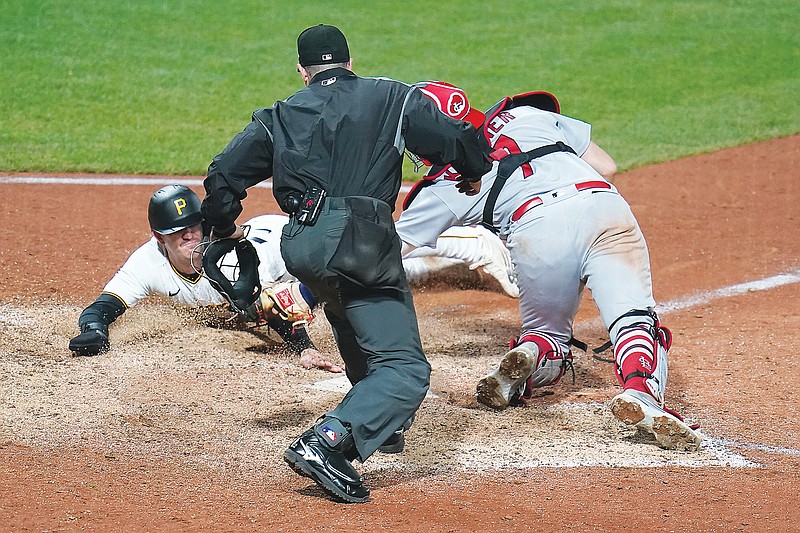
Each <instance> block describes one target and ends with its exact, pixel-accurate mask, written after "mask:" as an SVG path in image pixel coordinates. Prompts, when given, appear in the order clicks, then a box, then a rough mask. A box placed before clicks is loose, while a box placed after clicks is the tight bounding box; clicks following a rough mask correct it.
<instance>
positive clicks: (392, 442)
mask: <svg viewBox="0 0 800 533" xmlns="http://www.w3.org/2000/svg"><path fill="white" fill-rule="evenodd" d="M413 423H414V415H411V418H409V419H408V420H406V422H405V424H403V425H402V426H400V429H398V430H397V431H395V432H394V433H392V434H391V435H389V438H388V439H386V440H385V441H384V442H383V444H381V445H380V446H378V451H379V452H383V453H400V452H402V451H403V448H405V446H406V437H405V432H406V431H408V430H409V429H410V428H411V424H413Z"/></svg>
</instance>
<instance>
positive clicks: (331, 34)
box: [297, 24, 350, 67]
mask: <svg viewBox="0 0 800 533" xmlns="http://www.w3.org/2000/svg"><path fill="white" fill-rule="evenodd" d="M297 57H298V61H299V63H300V65H302V66H304V67H309V66H311V65H326V64H329V63H347V62H348V61H350V49H349V48H348V47H347V39H345V37H344V34H343V33H342V32H341V30H339V28H337V27H336V26H328V25H326V24H318V25H316V26H311V27H310V28H306V29H305V30H303V33H301V34H300V35H299V36H298V37H297Z"/></svg>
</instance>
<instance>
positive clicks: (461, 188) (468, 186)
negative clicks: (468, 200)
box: [456, 180, 481, 196]
mask: <svg viewBox="0 0 800 533" xmlns="http://www.w3.org/2000/svg"><path fill="white" fill-rule="evenodd" d="M456 188H457V189H458V192H460V193H462V194H466V195H467V196H475V195H476V194H478V193H479V192H481V182H480V180H479V181H467V180H461V181H458V182H456Z"/></svg>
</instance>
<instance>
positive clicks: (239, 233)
mask: <svg viewBox="0 0 800 533" xmlns="http://www.w3.org/2000/svg"><path fill="white" fill-rule="evenodd" d="M234 227H235V228H236V229H235V230H233V233H231V234H230V235H228V236H227V237H222V238H224V239H233V240H235V241H239V240H241V239H243V238H244V230H243V229H242V227H241V226H239V225H238V224H234ZM219 238H220V237H218V236H217V235H215V234H214V231H213V230H212V231H211V240H212V241H216V240H218V239H219Z"/></svg>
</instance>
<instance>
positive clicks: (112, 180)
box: [0, 175, 411, 192]
mask: <svg viewBox="0 0 800 533" xmlns="http://www.w3.org/2000/svg"><path fill="white" fill-rule="evenodd" d="M0 183H9V184H15V183H16V184H27V185H30V184H56V185H101V186H106V185H147V186H150V187H157V186H159V185H170V184H173V183H177V184H178V185H186V186H189V185H198V186H199V185H203V178H176V177H171V176H153V177H141V176H104V177H92V176H70V177H57V176H44V175H42V176H0ZM254 187H257V188H260V189H271V188H272V181H271V180H269V181H262V182H261V183H258V184H256V185H254ZM410 190H411V186H409V185H403V186H401V187H400V192H408V191H410Z"/></svg>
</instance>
